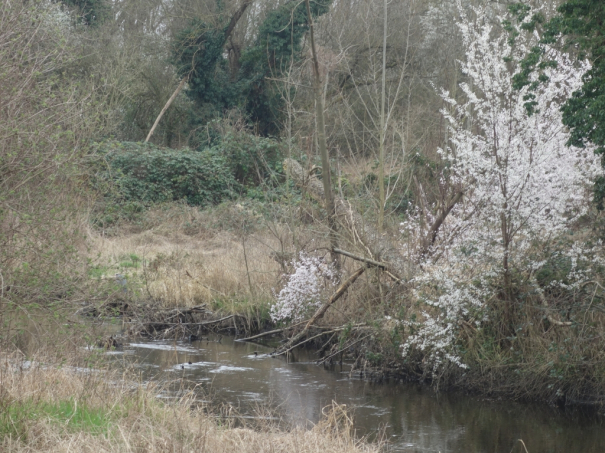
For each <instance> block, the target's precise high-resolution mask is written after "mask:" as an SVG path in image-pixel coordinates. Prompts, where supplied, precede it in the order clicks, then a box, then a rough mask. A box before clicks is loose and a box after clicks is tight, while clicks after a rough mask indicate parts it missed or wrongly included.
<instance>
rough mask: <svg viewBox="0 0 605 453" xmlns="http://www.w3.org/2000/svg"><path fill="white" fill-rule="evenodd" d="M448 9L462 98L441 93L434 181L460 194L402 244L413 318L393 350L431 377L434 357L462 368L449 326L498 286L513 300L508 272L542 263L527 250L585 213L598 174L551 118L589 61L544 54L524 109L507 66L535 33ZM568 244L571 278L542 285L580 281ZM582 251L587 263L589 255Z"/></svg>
mask: <svg viewBox="0 0 605 453" xmlns="http://www.w3.org/2000/svg"><path fill="white" fill-rule="evenodd" d="M458 6H459V11H460V14H461V17H462V19H461V22H460V24H459V28H460V32H461V34H462V38H463V42H464V45H465V48H466V60H465V61H464V62H461V63H460V65H461V68H462V71H463V72H464V73H465V74H466V76H467V77H468V80H469V83H463V84H461V86H460V87H461V89H462V91H463V92H464V99H465V100H464V101H463V102H460V101H459V100H457V99H455V98H453V97H451V96H450V94H449V93H448V92H447V91H445V90H443V91H442V92H441V97H442V99H443V100H444V101H445V102H446V103H447V104H448V105H449V107H448V108H447V109H444V110H443V115H444V116H445V118H446V120H447V121H448V123H449V134H450V137H449V141H448V143H447V146H446V147H445V148H444V149H440V150H439V153H440V154H441V156H442V158H443V160H444V161H445V162H446V168H447V175H446V176H444V178H447V183H448V184H449V186H450V187H456V188H462V189H461V190H462V191H463V192H464V197H463V198H462V200H461V201H460V202H459V203H457V204H456V205H455V206H454V208H453V209H452V210H451V211H450V212H449V215H448V216H447V218H446V220H445V221H444V222H443V224H442V225H441V227H440V230H439V235H438V240H437V241H435V243H434V244H432V247H431V250H430V253H428V254H426V255H423V254H418V253H416V255H414V254H413V253H414V251H410V254H411V258H415V259H419V260H421V261H422V262H421V265H422V267H423V270H424V272H423V274H422V275H421V276H420V277H418V278H416V280H415V284H416V285H415V292H416V297H417V298H418V299H419V300H420V301H422V302H423V307H424V310H423V311H422V316H423V318H424V319H422V320H415V321H413V322H408V323H407V324H408V327H409V328H410V329H411V331H412V335H410V336H409V337H408V339H407V341H406V342H405V344H404V345H403V353H404V355H405V354H408V353H409V352H410V350H411V349H413V348H415V349H417V350H420V351H422V352H423V353H424V354H425V362H426V360H428V362H429V363H430V364H432V366H433V372H436V370H438V369H439V368H440V367H441V366H443V365H445V364H446V363H454V364H457V365H459V366H463V367H464V364H463V362H462V359H461V357H460V354H459V352H458V350H457V343H458V338H459V334H460V326H461V325H463V324H466V325H470V326H471V328H473V329H475V328H478V327H480V326H481V323H482V322H484V321H485V320H486V319H487V318H486V317H487V314H488V310H487V309H488V301H490V300H492V299H493V298H495V297H501V296H502V293H504V297H505V298H507V299H508V300H507V301H508V302H510V303H514V301H513V296H512V291H510V287H511V285H512V283H511V278H512V277H511V275H512V270H513V269H514V271H515V272H516V273H517V274H518V273H523V274H524V275H525V276H526V277H529V278H528V280H530V281H533V280H532V278H533V275H534V274H535V273H536V272H537V271H539V270H540V268H541V267H542V266H543V265H544V264H545V261H543V260H542V261H535V260H532V253H531V252H532V250H534V249H535V248H536V245H537V243H541V244H542V245H544V244H546V243H550V244H554V243H555V240H556V239H557V238H558V237H561V236H562V235H563V233H566V232H567V231H569V229H570V227H571V226H572V224H573V223H574V222H575V221H577V220H578V218H579V217H580V216H582V215H584V214H585V213H586V212H587V211H588V208H589V206H590V190H589V187H590V183H591V181H592V180H594V178H595V177H596V176H598V175H600V174H601V172H602V170H601V167H600V165H599V160H598V159H597V158H596V157H595V155H594V152H593V150H592V149H590V148H588V147H587V148H586V149H578V148H574V147H568V146H566V144H567V143H568V140H569V132H568V131H567V130H566V129H565V128H564V127H563V125H562V121H561V111H560V105H561V104H560V103H561V102H562V100H564V99H566V98H568V97H570V96H571V94H572V93H573V92H574V91H575V90H576V89H577V88H578V87H579V86H580V85H581V83H582V75H583V74H584V73H585V72H586V71H587V70H588V69H589V64H588V63H587V62H580V63H578V64H574V63H573V62H572V61H571V60H570V59H569V58H568V56H567V55H565V54H563V53H561V52H559V51H557V50H555V49H550V50H549V57H550V58H551V59H552V60H554V61H556V62H557V67H551V68H547V69H546V70H545V72H546V75H547V76H548V77H549V80H548V82H546V83H542V84H539V86H538V88H537V92H536V106H535V113H534V114H533V115H532V116H528V114H527V111H526V109H525V102H526V95H527V88H525V89H523V90H520V91H516V90H514V89H513V86H512V78H513V76H514V75H515V74H516V73H518V72H519V70H520V68H519V67H518V65H517V64H516V63H515V62H516V61H519V60H520V59H521V57H522V56H523V55H525V54H526V53H527V52H528V51H529V49H531V47H532V46H534V45H535V43H536V42H537V40H538V39H539V37H538V36H537V35H536V34H529V33H525V32H523V30H522V28H521V24H520V25H518V26H517V29H516V31H517V32H518V33H519V36H518V38H517V40H516V43H515V46H514V47H512V46H511V42H510V41H509V36H508V35H507V34H506V33H504V32H503V31H502V30H501V29H497V28H496V26H494V22H493V21H486V20H484V18H485V17H486V11H484V10H482V9H477V10H475V11H474V14H473V18H471V17H470V16H469V15H466V14H465V13H464V12H463V9H462V7H461V6H460V2H458ZM531 16H532V14H528V16H527V17H528V20H529V18H530V17H531ZM503 19H504V18H503V17H501V18H500V21H502V20H503ZM496 23H497V21H496ZM425 217H427V218H428V220H426V219H425V221H424V222H421V221H420V216H419V215H415V216H411V217H410V219H408V221H407V222H406V224H402V232H406V233H407V234H408V235H410V234H413V232H414V231H416V232H418V233H417V234H418V235H422V234H426V233H425V231H426V227H425V226H424V225H426V224H430V222H431V219H430V218H429V217H430V214H429V213H427V214H425ZM419 242H420V241H419ZM558 244H559V245H558V246H561V247H563V246H565V244H567V243H566V241H558ZM561 244H563V245H561ZM569 247H570V248H568V249H567V250H558V251H557V252H556V253H557V254H559V255H560V256H567V257H569V258H570V259H571V260H572V263H574V264H573V265H571V266H570V268H569V270H568V272H567V273H568V275H567V276H566V278H565V280H567V281H569V282H573V283H564V282H562V281H561V282H553V283H552V285H558V286H561V285H567V287H570V285H576V287H577V285H581V284H582V282H584V281H587V279H588V278H589V273H590V271H589V270H587V268H586V267H584V268H582V269H580V268H579V267H578V266H577V262H578V259H577V257H579V256H582V257H583V256H585V255H586V253H584V252H582V251H581V249H582V246H581V245H580V244H578V243H576V244H573V245H571V244H570V245H569ZM590 255H591V256H593V259H596V258H594V255H595V253H594V250H593V252H591V253H590ZM574 257H575V258H574ZM574 260H575V261H574ZM537 289H538V291H541V289H540V288H537Z"/></svg>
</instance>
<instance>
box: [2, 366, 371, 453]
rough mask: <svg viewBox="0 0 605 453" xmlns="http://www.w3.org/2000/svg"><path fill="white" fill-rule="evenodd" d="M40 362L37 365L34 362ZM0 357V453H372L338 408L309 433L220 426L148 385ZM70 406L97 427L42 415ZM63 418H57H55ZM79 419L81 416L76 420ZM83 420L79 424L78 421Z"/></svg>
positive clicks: (190, 402) (188, 403) (187, 401)
mask: <svg viewBox="0 0 605 453" xmlns="http://www.w3.org/2000/svg"><path fill="white" fill-rule="evenodd" d="M36 363H40V362H36ZM23 365H24V364H23V363H22V362H20V361H17V360H14V358H13V360H11V359H9V358H7V357H6V356H5V357H4V358H3V359H2V361H1V363H0V408H1V409H2V410H1V411H0V412H1V414H0V435H1V437H0V450H2V451H3V452H88V451H90V452H95V453H98V452H177V451H178V452H190V451H191V452H192V451H195V452H204V451H206V452H217V453H220V452H238V453H247V452H250V453H261V452H272V453H279V452H287V453H291V452H301V453H304V452H309V453H311V452H321V453H329V452H351V453H353V452H374V451H378V450H379V448H378V447H377V446H372V445H368V444H366V443H364V442H363V441H359V440H357V439H355V438H354V436H353V434H352V429H351V423H350V419H349V417H348V415H347V414H346V412H345V411H344V410H343V408H342V407H340V406H336V405H334V406H333V407H331V408H327V410H326V416H325V417H324V420H322V421H321V422H320V423H319V424H317V425H316V426H314V427H313V428H312V429H309V430H305V429H301V428H295V429H290V430H287V431H283V430H279V429H278V427H276V426H271V425H266V426H264V427H262V428H261V429H255V430H253V429H249V428H245V427H244V428H233V427H232V426H228V425H224V424H223V425H221V423H220V422H219V421H217V419H214V418H211V417H209V416H208V415H205V413H204V411H203V408H201V407H200V406H199V405H193V403H194V400H193V398H192V396H191V395H189V396H186V397H184V398H182V399H180V400H178V401H176V402H174V403H170V404H163V403H161V402H159V401H158V400H157V399H156V398H155V397H154V395H156V394H157V393H158V388H157V387H155V386H153V385H147V386H145V385H134V384H133V382H132V381H129V380H127V379H126V378H124V377H123V376H120V375H117V374H115V373H113V374H112V373H107V372H82V371H78V370H76V369H74V368H66V367H63V368H58V367H54V366H48V365H47V366H41V365H33V366H30V367H28V368H25V367H24V366H23ZM63 402H70V403H71V405H72V407H78V408H80V413H79V414H92V416H91V418H95V420H101V421H100V422H99V423H97V425H98V426H97V427H99V426H100V427H101V430H100V431H98V430H97V432H95V431H94V430H92V429H91V428H92V427H93V425H94V423H92V422H86V421H85V422H84V423H74V418H75V416H74V414H58V415H57V414H54V415H48V413H49V411H48V410H47V409H45V408H48V407H57V405H59V404H61V403H63ZM62 415H63V416H62ZM78 416H80V415H78ZM80 418H82V417H80Z"/></svg>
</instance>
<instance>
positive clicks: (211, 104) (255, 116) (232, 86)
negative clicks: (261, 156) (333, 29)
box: [172, 0, 331, 136]
mask: <svg viewBox="0 0 605 453" xmlns="http://www.w3.org/2000/svg"><path fill="white" fill-rule="evenodd" d="M330 3H331V0H318V1H314V2H312V3H311V5H312V6H311V14H312V15H313V16H314V17H317V16H320V15H322V14H325V13H326V12H327V11H328V10H329V5H330ZM227 29H228V24H225V25H223V26H222V27H219V28H215V27H211V26H210V25H208V24H207V23H205V22H203V21H201V20H199V19H194V20H192V21H191V22H190V24H189V26H188V27H187V28H185V29H184V30H183V31H182V32H180V33H179V34H177V36H176V38H175V40H174V42H173V45H172V55H173V62H174V64H175V66H176V68H177V71H178V73H179V74H180V75H181V76H183V77H184V76H186V75H189V90H188V94H189V96H190V97H191V98H192V99H193V100H194V101H195V103H196V106H197V112H196V115H195V117H194V118H192V123H194V124H205V123H207V122H208V121H210V120H211V119H212V118H215V117H216V116H220V115H222V113H223V112H224V111H226V110H230V109H233V108H241V109H243V110H244V111H245V112H246V114H247V116H249V117H250V119H251V120H252V121H253V122H254V123H255V124H256V125H257V129H258V131H259V132H260V133H261V134H262V135H265V136H266V135H272V134H273V135H274V134H276V133H277V132H278V130H279V127H278V124H279V118H280V112H281V109H282V105H281V102H282V101H281V98H280V96H279V95H278V94H277V93H275V92H274V90H272V88H271V84H270V82H269V81H268V80H267V76H269V75H271V76H272V77H277V76H279V75H280V74H281V72H282V71H283V70H285V69H287V68H288V65H289V63H290V61H292V59H294V60H298V59H299V58H300V56H301V55H300V54H301V50H302V38H303V36H304V34H305V33H306V31H307V30H308V18H307V11H306V7H305V5H304V3H303V2H298V1H288V2H286V3H284V4H282V5H280V6H278V7H277V8H276V9H275V10H273V11H271V12H269V14H268V15H267V17H266V19H265V20H264V21H263V23H262V24H261V25H260V27H259V30H258V37H257V39H256V42H255V44H254V45H252V46H250V47H249V48H247V49H244V50H243V52H242V54H241V58H240V59H239V61H238V62H237V64H236V65H235V66H236V67H238V68H239V69H238V70H237V72H235V73H233V72H232V71H231V70H230V67H229V62H228V60H227V58H225V56H224V51H223V47H224V45H225V42H226V32H227Z"/></svg>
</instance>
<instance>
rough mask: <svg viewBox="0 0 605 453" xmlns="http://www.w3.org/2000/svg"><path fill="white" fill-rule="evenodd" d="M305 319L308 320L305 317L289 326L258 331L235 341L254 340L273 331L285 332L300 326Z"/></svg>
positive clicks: (273, 332)
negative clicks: (256, 333)
mask: <svg viewBox="0 0 605 453" xmlns="http://www.w3.org/2000/svg"><path fill="white" fill-rule="evenodd" d="M307 321H308V320H306V319H305V320H304V321H301V322H297V323H296V324H292V325H291V326H288V327H284V328H283V329H275V330H269V331H268V332H262V333H259V334H258V335H253V336H251V337H247V338H240V339H239V340H237V341H251V340H256V339H257V338H262V337H266V336H268V335H273V334H275V333H281V332H285V331H286V330H290V329H292V328H294V327H296V326H300V325H301V324H304V323H306V322H307Z"/></svg>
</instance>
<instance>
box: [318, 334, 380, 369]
mask: <svg viewBox="0 0 605 453" xmlns="http://www.w3.org/2000/svg"><path fill="white" fill-rule="evenodd" d="M370 336H371V335H366V336H365V337H363V338H360V339H359V340H357V341H354V342H353V343H351V344H350V345H348V346H346V347H344V348H342V349H341V350H339V351H336V352H335V353H334V354H330V355H329V356H328V357H324V358H323V359H321V360H318V361H317V364H318V365H320V364H322V363H324V362H325V361H326V360H328V359H331V358H332V357H334V356H335V355H338V354H340V353H341V352H344V351H346V350H347V349H349V348H350V347H351V346H354V345H356V344H357V343H359V342H361V341H363V340H365V339H366V338H369V337H370Z"/></svg>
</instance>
